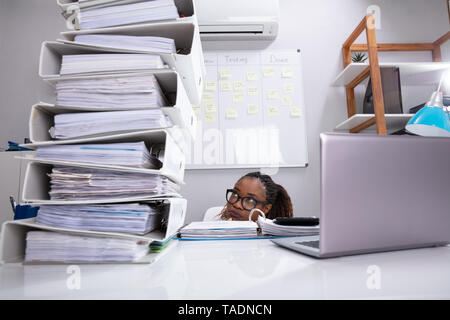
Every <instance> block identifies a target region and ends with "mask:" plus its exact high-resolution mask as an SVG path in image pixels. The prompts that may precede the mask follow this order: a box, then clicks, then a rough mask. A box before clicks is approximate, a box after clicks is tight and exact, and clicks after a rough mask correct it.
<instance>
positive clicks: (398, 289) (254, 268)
mask: <svg viewBox="0 0 450 320" xmlns="http://www.w3.org/2000/svg"><path fill="white" fill-rule="evenodd" d="M449 265H450V247H440V248H428V249H414V250H404V251H395V252H386V253H376V254H365V255H358V256H348V257H342V258H333V259H324V260H318V259H315V258H311V257H308V256H305V255H302V254H299V253H296V252H293V251H290V250H288V249H284V248H281V247H278V246H276V245H275V244H273V243H272V242H270V241H269V240H226V241H179V242H178V243H176V246H175V247H174V248H173V249H172V250H171V252H169V253H168V254H167V255H166V256H164V257H162V258H161V260H159V261H157V262H156V263H155V264H153V265H112V264H110V265H79V266H78V268H77V267H75V268H74V269H73V270H69V269H68V266H67V265H46V266H23V265H21V264H6V265H2V266H0V299H36V298H38V299H46V298H56V299H94V298H96V299H354V298H355V299H360V298H363V299H364V298H368V299H372V298H375V299H378V298H394V299H395V298H412V299H418V298H450V285H449V284H450V273H449V272H448V266H449Z"/></svg>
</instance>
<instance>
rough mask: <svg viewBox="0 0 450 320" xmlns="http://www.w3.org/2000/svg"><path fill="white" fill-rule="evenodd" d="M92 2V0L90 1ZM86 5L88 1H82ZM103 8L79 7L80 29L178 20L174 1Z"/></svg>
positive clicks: (155, 1) (164, 0)
mask: <svg viewBox="0 0 450 320" xmlns="http://www.w3.org/2000/svg"><path fill="white" fill-rule="evenodd" d="M92 1H93V0H92ZM82 2H84V4H85V5H86V4H88V2H89V1H82ZM111 4H112V6H107V7H104V8H89V7H86V6H84V7H85V8H83V6H82V7H81V11H80V13H79V15H78V20H79V24H80V29H81V30H83V29H93V28H103V27H109V26H120V25H125V24H134V23H143V22H150V21H158V20H173V19H177V18H179V14H178V10H177V7H176V6H175V3H174V0H152V1H145V2H139V3H133V4H125V5H117V6H114V5H113V4H114V2H112V3H111Z"/></svg>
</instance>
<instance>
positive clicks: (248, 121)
mask: <svg viewBox="0 0 450 320" xmlns="http://www.w3.org/2000/svg"><path fill="white" fill-rule="evenodd" d="M204 58H205V66H206V79H205V87H204V91H203V96H202V101H201V104H200V105H194V106H193V108H194V112H195V114H196V115H197V117H198V126H197V132H196V137H195V140H194V141H193V142H192V145H191V147H190V148H189V150H190V151H189V154H188V157H187V169H202V168H205V169H206V168H251V167H255V168H256V167H304V166H306V165H307V162H308V156H307V146H306V122H305V105H304V98H303V82H302V81H303V80H302V66H301V54H300V51H299V50H284V51H229V52H228V51H207V52H205V53H204Z"/></svg>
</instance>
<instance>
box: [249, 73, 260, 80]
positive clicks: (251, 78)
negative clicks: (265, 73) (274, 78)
mask: <svg viewBox="0 0 450 320" xmlns="http://www.w3.org/2000/svg"><path fill="white" fill-rule="evenodd" d="M257 80H258V73H257V72H255V71H247V81H257Z"/></svg>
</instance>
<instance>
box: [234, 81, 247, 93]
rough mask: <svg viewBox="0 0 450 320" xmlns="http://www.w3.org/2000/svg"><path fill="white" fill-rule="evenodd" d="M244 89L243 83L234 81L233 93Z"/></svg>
mask: <svg viewBox="0 0 450 320" xmlns="http://www.w3.org/2000/svg"><path fill="white" fill-rule="evenodd" d="M244 88H245V83H244V81H235V82H234V91H242V90H244Z"/></svg>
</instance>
